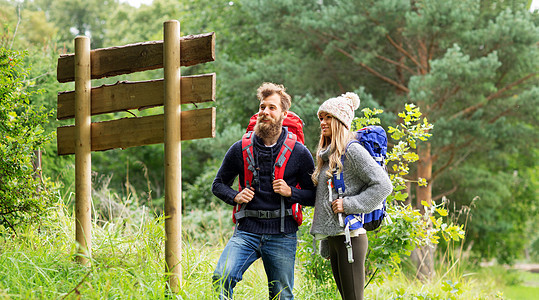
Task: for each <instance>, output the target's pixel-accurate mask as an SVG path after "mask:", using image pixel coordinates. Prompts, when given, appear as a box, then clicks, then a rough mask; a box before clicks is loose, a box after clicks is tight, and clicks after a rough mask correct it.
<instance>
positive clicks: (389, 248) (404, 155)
mask: <svg viewBox="0 0 539 300" xmlns="http://www.w3.org/2000/svg"><path fill="white" fill-rule="evenodd" d="M382 112H383V111H382V110H379V109H374V110H371V109H369V108H365V109H363V114H364V117H361V118H356V119H355V120H354V122H353V124H352V130H358V129H360V128H362V127H365V126H367V125H373V124H379V123H380V119H379V118H376V117H375V116H376V115H377V114H380V113H382ZM421 116H422V113H421V112H420V111H419V108H418V107H416V106H415V105H413V104H407V105H406V106H405V111H404V112H401V113H400V114H399V117H400V118H401V119H402V123H400V124H399V125H398V126H396V127H391V126H389V128H388V130H387V132H388V134H389V135H391V138H392V139H393V140H394V141H395V142H396V143H395V145H394V146H393V147H392V148H391V149H388V154H387V159H386V165H387V167H388V170H389V177H390V179H391V181H392V183H393V193H392V194H391V195H390V196H389V197H388V198H387V199H386V201H387V204H386V207H387V212H388V215H389V218H386V220H387V221H385V222H384V223H385V224H384V225H382V226H381V227H379V228H378V229H377V230H375V231H369V232H368V233H367V234H368V236H369V253H368V257H367V262H366V270H367V272H368V273H370V274H372V276H374V275H375V274H376V272H377V270H381V271H382V272H383V273H385V274H386V275H391V274H395V273H396V271H397V270H398V269H399V268H400V263H401V260H402V258H403V257H406V256H410V254H411V252H412V250H414V249H415V248H416V247H418V246H424V245H435V244H437V243H438V240H439V239H440V237H441V238H443V239H444V240H455V241H459V240H460V239H462V238H463V237H464V230H463V229H462V225H455V224H448V223H447V222H446V221H445V220H444V219H443V217H446V216H447V215H448V212H447V210H446V209H445V208H444V203H441V204H435V203H434V204H433V205H429V204H427V203H426V202H423V203H422V204H423V205H424V206H425V213H424V214H421V213H420V212H419V211H418V210H415V209H412V207H411V206H410V205H404V204H403V201H404V200H406V199H407V198H408V194H407V193H406V192H404V191H405V189H406V182H409V181H410V179H405V176H406V175H408V173H409V169H410V164H412V163H414V162H416V161H417V160H418V158H419V157H418V156H417V154H416V153H415V152H414V149H416V141H417V140H421V141H425V140H427V139H428V138H429V137H430V133H429V131H430V129H432V125H431V124H429V123H428V121H427V119H426V118H421ZM415 183H417V184H419V185H425V184H426V181H425V179H423V178H417V180H415ZM310 217H311V215H310V214H309V213H307V214H306V219H307V220H306V222H305V223H306V224H307V225H309V224H310V219H309V218H310ZM389 220H391V221H389ZM305 227H306V226H305V225H304V226H302V227H301V228H302V230H301V232H300V233H301V234H300V249H299V252H298V255H299V256H300V258H301V262H302V264H303V266H304V270H305V274H306V276H307V277H309V278H312V279H314V280H315V281H319V282H325V281H326V280H327V279H328V278H331V268H330V265H329V263H327V262H325V261H324V260H323V259H322V258H320V256H319V255H315V256H313V257H309V255H310V254H313V250H309V249H312V237H310V236H309V233H308V229H305ZM308 227H310V226H308ZM307 254H309V255H307ZM372 276H371V277H372ZM378 278H379V277H378Z"/></svg>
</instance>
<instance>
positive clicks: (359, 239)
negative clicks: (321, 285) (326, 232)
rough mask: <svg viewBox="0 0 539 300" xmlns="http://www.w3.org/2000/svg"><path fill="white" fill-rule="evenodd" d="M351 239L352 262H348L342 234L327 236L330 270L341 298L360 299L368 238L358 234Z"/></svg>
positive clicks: (344, 299)
mask: <svg viewBox="0 0 539 300" xmlns="http://www.w3.org/2000/svg"><path fill="white" fill-rule="evenodd" d="M351 240H352V251H353V257H354V262H353V263H349V262H348V252H347V251H346V245H345V244H344V235H338V236H331V237H328V245H329V257H330V260H331V270H332V271H333V278H335V283H336V284H337V288H338V289H339V293H341V297H342V299H343V300H362V299H363V286H364V285H365V257H366V254H367V248H368V246H369V240H368V238H367V235H366V234H360V235H359V236H356V237H353V238H352V239H351Z"/></svg>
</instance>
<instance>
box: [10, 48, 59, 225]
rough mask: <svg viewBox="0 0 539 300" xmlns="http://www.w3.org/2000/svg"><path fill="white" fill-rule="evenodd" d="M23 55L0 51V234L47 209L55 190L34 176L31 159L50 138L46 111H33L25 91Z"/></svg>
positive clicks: (36, 174) (37, 109) (49, 184)
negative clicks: (46, 127)
mask: <svg viewBox="0 0 539 300" xmlns="http://www.w3.org/2000/svg"><path fill="white" fill-rule="evenodd" d="M23 56H24V55H23V54H21V53H17V52H13V51H10V50H7V49H5V48H3V47H0V136H1V137H2V139H1V142H0V157H1V160H0V232H1V230H2V229H5V228H11V229H12V230H13V231H15V227H16V226H17V225H18V224H19V223H21V222H24V221H27V220H29V219H30V218H32V217H34V216H37V215H39V214H40V213H41V212H42V211H43V210H45V209H46V208H48V207H50V206H51V204H52V203H53V199H54V198H55V197H56V196H55V195H57V194H56V193H55V190H56V187H55V186H54V185H53V184H52V183H51V182H49V181H48V180H47V179H42V178H41V177H40V176H38V172H40V170H34V168H33V167H32V159H33V157H34V151H36V150H38V149H39V148H40V146H42V145H43V144H44V143H45V142H47V141H48V140H49V139H50V138H51V134H46V133H45V132H44V130H43V124H45V123H46V122H47V118H48V117H49V116H51V112H50V111H45V110H44V109H43V108H35V107H34V106H33V105H32V104H31V103H30V100H29V96H30V95H31V93H30V92H27V91H26V85H27V82H26V75H27V69H25V67H24V66H23V65H22V58H23Z"/></svg>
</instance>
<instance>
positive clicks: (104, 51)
mask: <svg viewBox="0 0 539 300" xmlns="http://www.w3.org/2000/svg"><path fill="white" fill-rule="evenodd" d="M180 55H181V65H182V66H193V65H196V64H200V63H205V62H209V61H214V60H215V33H214V32H210V33H205V34H198V35H188V36H184V37H181V38H180ZM90 59H91V74H92V79H98V78H104V77H110V76H117V75H122V74H129V73H133V72H140V71H145V70H153V69H159V68H162V67H163V41H152V42H143V43H136V44H129V45H124V46H118V47H110V48H101V49H95V50H92V51H91V52H90ZM74 62H75V56H74V54H67V55H62V56H60V58H59V59H58V68H57V70H56V72H57V74H56V78H57V79H58V82H70V81H74V80H75V73H74V72H75V71H74V70H75V67H74V66H75V65H74Z"/></svg>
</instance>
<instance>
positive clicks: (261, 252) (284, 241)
mask: <svg viewBox="0 0 539 300" xmlns="http://www.w3.org/2000/svg"><path fill="white" fill-rule="evenodd" d="M296 244H297V237H296V233H295V232H294V233H288V234H255V233H249V232H245V231H241V230H236V231H235V232H234V235H233V236H232V238H231V239H230V240H229V241H228V243H227V245H226V246H225V249H224V250H223V253H222V254H221V257H220V258H219V261H218V262H217V266H216V268H215V271H214V273H213V277H212V279H213V284H214V287H215V289H216V290H217V292H218V293H219V299H221V300H224V299H232V295H233V289H234V287H235V286H236V284H237V283H238V282H239V281H241V279H242V276H243V273H245V271H247V269H248V268H249V266H250V265H251V264H252V263H253V262H255V261H256V260H257V259H258V258H262V263H263V264H264V269H265V270H266V275H267V277H268V289H269V298H270V299H282V300H284V299H294V295H293V294H292V289H293V288H294V263H295V260H296Z"/></svg>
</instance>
